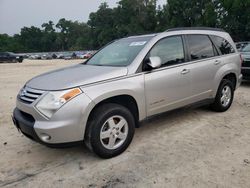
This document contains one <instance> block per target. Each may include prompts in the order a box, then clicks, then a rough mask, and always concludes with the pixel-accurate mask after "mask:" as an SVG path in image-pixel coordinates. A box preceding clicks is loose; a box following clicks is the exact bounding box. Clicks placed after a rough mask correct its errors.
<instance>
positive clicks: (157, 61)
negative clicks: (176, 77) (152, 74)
mask: <svg viewBox="0 0 250 188" xmlns="http://www.w3.org/2000/svg"><path fill="white" fill-rule="evenodd" d="M147 65H148V66H150V67H151V68H152V69H156V68H159V67H161V65H162V62H161V58H160V57H158V56H155V57H150V58H149V62H147Z"/></svg>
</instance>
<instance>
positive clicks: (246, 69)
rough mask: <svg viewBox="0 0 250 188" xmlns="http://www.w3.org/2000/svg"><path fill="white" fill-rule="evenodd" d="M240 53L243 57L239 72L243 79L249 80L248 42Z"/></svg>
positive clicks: (249, 54)
mask: <svg viewBox="0 0 250 188" xmlns="http://www.w3.org/2000/svg"><path fill="white" fill-rule="evenodd" d="M241 55H242V59H243V63H242V67H241V73H242V75H243V78H244V79H246V80H250V43H249V44H248V45H246V46H245V47H244V48H243V49H242V50H241Z"/></svg>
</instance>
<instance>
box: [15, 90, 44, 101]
mask: <svg viewBox="0 0 250 188" xmlns="http://www.w3.org/2000/svg"><path fill="white" fill-rule="evenodd" d="M43 93H44V91H41V90H36V89H31V88H28V87H25V88H23V89H22V90H21V91H20V94H19V98H20V99H21V100H22V101H23V102H25V103H28V104H31V103H33V102H34V101H35V100H36V99H38V98H39V97H40V96H41V95H42V94H43Z"/></svg>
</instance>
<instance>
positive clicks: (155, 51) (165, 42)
mask: <svg viewBox="0 0 250 188" xmlns="http://www.w3.org/2000/svg"><path fill="white" fill-rule="evenodd" d="M155 56H158V57H160V58H161V61H162V65H163V66H169V65H173V64H178V63H182V62H184V50H183V43H182V38H181V36H176V37H168V38H165V39H162V40H160V41H159V42H158V43H157V44H156V45H155V46H154V47H153V48H152V50H151V51H150V53H149V57H155Z"/></svg>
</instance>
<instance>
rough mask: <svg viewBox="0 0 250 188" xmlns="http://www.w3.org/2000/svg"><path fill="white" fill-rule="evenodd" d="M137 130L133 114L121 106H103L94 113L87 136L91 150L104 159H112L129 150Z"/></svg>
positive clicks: (86, 139) (86, 140) (86, 141)
mask: <svg viewBox="0 0 250 188" xmlns="http://www.w3.org/2000/svg"><path fill="white" fill-rule="evenodd" d="M134 130H135V120H134V117H133V115H132V114H131V112H130V111H129V110H128V109H127V108H125V107H124V106H121V105H119V104H103V105H102V106H100V107H98V108H97V109H96V110H95V111H94V112H93V113H92V117H91V119H90V121H89V124H88V128H87V130H86V134H85V143H86V145H87V147H88V148H89V149H91V150H92V151H94V152H95V153H96V154H97V155H98V156H100V157H102V158H111V157H114V156H117V155H119V154H120V153H122V152H123V151H125V150H126V149H127V147H128V146H129V144H130V143H131V141H132V139H133V135H134Z"/></svg>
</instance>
